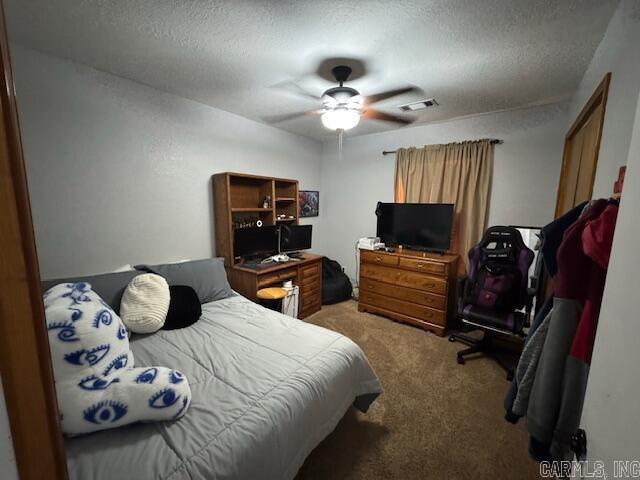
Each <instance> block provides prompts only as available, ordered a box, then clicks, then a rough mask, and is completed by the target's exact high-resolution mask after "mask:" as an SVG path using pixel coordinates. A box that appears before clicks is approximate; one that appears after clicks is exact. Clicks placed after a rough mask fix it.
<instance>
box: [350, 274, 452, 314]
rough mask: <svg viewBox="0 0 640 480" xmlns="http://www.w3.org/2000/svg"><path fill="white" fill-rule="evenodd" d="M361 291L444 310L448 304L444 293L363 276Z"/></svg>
mask: <svg viewBox="0 0 640 480" xmlns="http://www.w3.org/2000/svg"><path fill="white" fill-rule="evenodd" d="M360 291H361V292H362V291H365V292H369V293H375V294H378V295H385V296H387V297H393V298H397V299H399V300H404V301H407V302H413V303H418V304H420V305H424V306H426V307H431V308H435V309H437V310H444V309H445V305H446V299H445V297H444V296H442V295H437V294H435V293H430V292H425V291H423V290H416V289H414V288H408V287H398V286H396V285H390V284H388V283H382V282H376V281H375V280H370V279H368V278H363V279H362V281H361V282H360Z"/></svg>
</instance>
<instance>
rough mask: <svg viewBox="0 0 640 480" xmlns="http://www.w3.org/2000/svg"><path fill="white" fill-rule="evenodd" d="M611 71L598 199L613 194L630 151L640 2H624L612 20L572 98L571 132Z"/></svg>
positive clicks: (639, 84)
mask: <svg viewBox="0 0 640 480" xmlns="http://www.w3.org/2000/svg"><path fill="white" fill-rule="evenodd" d="M607 72H611V84H610V86H609V97H608V99H607V106H606V112H605V117H604V128H603V130H602V140H601V143H600V153H599V157H598V169H597V172H596V179H595V184H594V188H593V196H594V197H596V198H597V197H606V196H608V195H610V194H611V192H612V189H613V182H614V180H615V179H616V178H617V177H618V169H619V168H620V166H621V165H624V164H625V163H626V160H627V154H628V152H629V141H630V140H631V128H632V126H633V119H634V115H635V99H636V98H637V97H638V91H639V90H640V2H638V1H637V0H623V1H622V2H621V3H620V5H619V7H618V9H617V10H616V12H615V13H614V14H613V16H612V17H611V21H610V22H609V26H608V27H607V30H606V32H605V35H604V37H603V39H602V41H601V42H600V45H599V46H598V48H597V49H596V52H595V54H594V56H593V59H592V60H591V63H590V64H589V67H588V68H587V71H586V73H585V75H584V77H583V78H582V81H581V82H580V86H579V87H578V90H577V92H576V94H575V95H574V97H573V99H572V102H571V106H570V108H569V117H568V125H567V129H568V128H569V126H570V124H571V123H572V122H573V121H574V120H575V118H576V117H577V116H578V113H579V112H580V110H581V109H582V107H583V106H584V105H585V104H586V103H587V100H588V99H589V97H590V96H591V94H592V93H593V91H594V90H595V89H596V87H597V86H598V84H599V83H600V82H601V81H602V79H603V78H604V76H605V74H606V73H607Z"/></svg>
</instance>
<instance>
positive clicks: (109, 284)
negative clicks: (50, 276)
mask: <svg viewBox="0 0 640 480" xmlns="http://www.w3.org/2000/svg"><path fill="white" fill-rule="evenodd" d="M141 273H142V272H139V271H137V270H130V271H127V272H117V273H103V274H100V275H90V276H86V277H74V278H56V279H54V280H43V281H42V282H41V283H40V285H41V287H42V293H44V292H46V291H47V290H49V289H50V288H51V287H54V286H56V285H58V284H60V283H78V282H87V283H90V284H91V288H92V289H93V291H94V292H96V293H97V294H98V295H100V298H102V299H103V300H104V301H105V302H106V303H107V304H108V305H109V306H110V307H111V308H112V309H113V311H114V312H116V313H117V314H118V315H120V300H122V294H123V293H124V290H125V288H127V285H129V282H130V281H131V280H132V279H133V277H137V276H138V275H140V274H141Z"/></svg>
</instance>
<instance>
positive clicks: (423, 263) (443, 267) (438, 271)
mask: <svg viewBox="0 0 640 480" xmlns="http://www.w3.org/2000/svg"><path fill="white" fill-rule="evenodd" d="M457 264H458V256H457V255H440V254H433V253H426V252H416V251H410V250H398V251H396V252H384V251H369V250H360V292H359V298H358V310H359V311H361V312H363V311H366V312H371V313H378V314H381V315H384V316H386V317H389V318H392V319H393V320H397V321H401V322H406V323H410V324H412V325H416V326H418V327H421V328H423V329H425V330H429V331H431V332H433V333H435V334H437V335H440V336H443V335H444V333H445V330H446V328H447V317H448V316H450V315H452V314H453V311H454V301H455V300H454V298H453V297H454V295H455V279H456V270H457Z"/></svg>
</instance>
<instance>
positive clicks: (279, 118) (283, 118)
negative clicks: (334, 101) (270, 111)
mask: <svg viewBox="0 0 640 480" xmlns="http://www.w3.org/2000/svg"><path fill="white" fill-rule="evenodd" d="M320 113H322V110H309V111H308V112H294V113H285V114H282V115H269V116H267V117H262V119H263V120H264V121H265V122H267V123H282V122H287V121H289V120H294V119H296V118H302V117H307V116H310V115H319V114H320Z"/></svg>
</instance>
